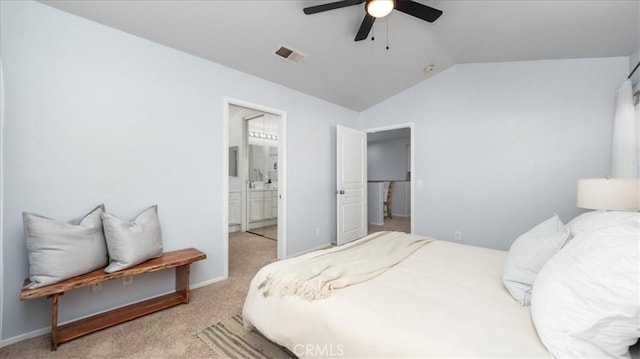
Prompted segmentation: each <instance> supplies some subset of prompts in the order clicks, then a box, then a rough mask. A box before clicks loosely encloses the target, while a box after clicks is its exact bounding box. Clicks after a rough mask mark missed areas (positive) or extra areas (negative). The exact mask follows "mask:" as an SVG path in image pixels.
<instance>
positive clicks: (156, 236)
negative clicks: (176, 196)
mask: <svg viewBox="0 0 640 359" xmlns="http://www.w3.org/2000/svg"><path fill="white" fill-rule="evenodd" d="M102 221H103V225H104V235H105V237H106V239H107V248H108V250H109V265H108V266H107V268H105V269H104V271H105V272H107V273H112V272H115V271H119V270H122V269H125V268H129V267H133V266H134V265H136V264H139V263H142V262H144V261H146V260H148V259H151V258H157V257H160V255H162V234H161V233H160V221H159V220H158V206H151V207H149V208H147V209H145V210H144V211H142V213H140V214H139V215H137V216H136V217H135V218H134V219H133V220H131V221H127V220H123V219H120V218H118V217H116V216H115V215H113V214H110V213H104V214H102Z"/></svg>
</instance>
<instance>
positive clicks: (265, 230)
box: [251, 224, 278, 241]
mask: <svg viewBox="0 0 640 359" xmlns="http://www.w3.org/2000/svg"><path fill="white" fill-rule="evenodd" d="M251 232H252V233H254V234H257V235H259V236H263V237H265V238H269V239H273V240H276V241H277V240H278V225H277V224H273V225H270V226H265V227H258V228H254V229H252V230H251Z"/></svg>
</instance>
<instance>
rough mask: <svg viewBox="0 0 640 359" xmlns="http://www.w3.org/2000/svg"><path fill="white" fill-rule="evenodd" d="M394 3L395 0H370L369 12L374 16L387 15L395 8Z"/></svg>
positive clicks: (368, 4) (367, 7) (367, 6)
mask: <svg viewBox="0 0 640 359" xmlns="http://www.w3.org/2000/svg"><path fill="white" fill-rule="evenodd" d="M394 5H395V4H394V0H368V1H367V5H366V9H367V14H369V15H371V16H373V17H385V16H387V15H389V13H390V12H391V10H393V7H394Z"/></svg>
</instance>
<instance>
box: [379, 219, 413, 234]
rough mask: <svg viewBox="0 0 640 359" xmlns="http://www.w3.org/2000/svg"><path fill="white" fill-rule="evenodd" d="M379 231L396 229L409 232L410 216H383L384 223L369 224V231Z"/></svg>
mask: <svg viewBox="0 0 640 359" xmlns="http://www.w3.org/2000/svg"><path fill="white" fill-rule="evenodd" d="M379 231H398V232H405V233H410V232H411V217H398V216H395V217H393V219H389V218H385V219H384V225H382V226H376V225H373V224H369V233H373V232H379Z"/></svg>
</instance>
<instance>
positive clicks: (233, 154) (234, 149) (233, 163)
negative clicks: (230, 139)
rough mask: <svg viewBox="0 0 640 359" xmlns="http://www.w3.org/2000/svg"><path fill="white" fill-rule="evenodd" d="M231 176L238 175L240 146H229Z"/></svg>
mask: <svg viewBox="0 0 640 359" xmlns="http://www.w3.org/2000/svg"><path fill="white" fill-rule="evenodd" d="M229 177H238V146H231V147H229Z"/></svg>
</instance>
